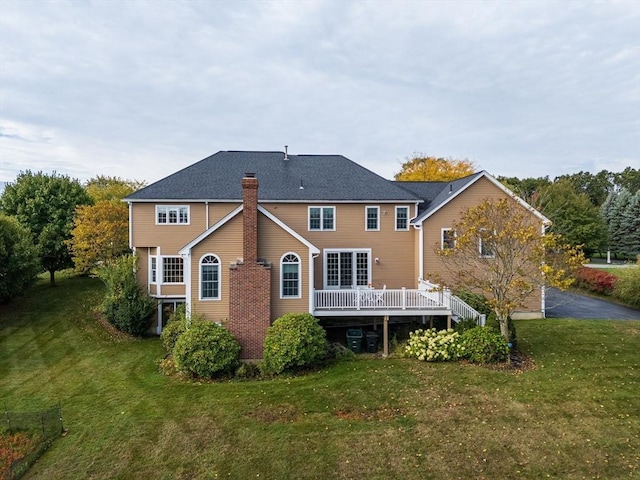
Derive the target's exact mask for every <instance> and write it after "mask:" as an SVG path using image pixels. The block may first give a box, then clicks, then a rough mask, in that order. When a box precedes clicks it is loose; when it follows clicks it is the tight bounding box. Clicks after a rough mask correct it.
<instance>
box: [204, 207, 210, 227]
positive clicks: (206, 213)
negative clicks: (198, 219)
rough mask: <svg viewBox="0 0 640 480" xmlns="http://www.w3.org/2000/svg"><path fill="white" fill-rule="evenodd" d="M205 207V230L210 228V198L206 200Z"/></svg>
mask: <svg viewBox="0 0 640 480" xmlns="http://www.w3.org/2000/svg"><path fill="white" fill-rule="evenodd" d="M204 209H205V216H204V218H205V228H204V229H205V231H206V230H209V200H207V201H206V202H204Z"/></svg>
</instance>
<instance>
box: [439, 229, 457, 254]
mask: <svg viewBox="0 0 640 480" xmlns="http://www.w3.org/2000/svg"><path fill="white" fill-rule="evenodd" d="M444 232H453V247H452V248H456V231H455V230H454V229H453V228H451V227H443V228H441V229H440V250H450V249H451V247H448V248H446V249H445V248H444Z"/></svg>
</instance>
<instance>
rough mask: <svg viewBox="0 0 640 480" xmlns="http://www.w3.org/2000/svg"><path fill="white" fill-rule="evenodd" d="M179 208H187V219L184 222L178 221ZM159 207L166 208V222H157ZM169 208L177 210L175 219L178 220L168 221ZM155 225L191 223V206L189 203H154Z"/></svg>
mask: <svg viewBox="0 0 640 480" xmlns="http://www.w3.org/2000/svg"><path fill="white" fill-rule="evenodd" d="M181 208H186V209H187V221H186V222H180V209H181ZM160 209H166V210H167V221H166V222H159V221H158V214H159V213H160ZM170 210H177V219H178V221H177V222H176V223H169V211H170ZM156 225H172V226H173V225H191V206H190V205H156Z"/></svg>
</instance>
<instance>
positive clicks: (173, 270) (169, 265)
mask: <svg viewBox="0 0 640 480" xmlns="http://www.w3.org/2000/svg"><path fill="white" fill-rule="evenodd" d="M162 283H184V265H183V261H182V257H162Z"/></svg>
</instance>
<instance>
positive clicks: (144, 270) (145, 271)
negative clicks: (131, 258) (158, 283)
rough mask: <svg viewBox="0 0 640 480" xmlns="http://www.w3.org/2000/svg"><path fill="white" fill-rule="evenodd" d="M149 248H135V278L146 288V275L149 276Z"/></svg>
mask: <svg viewBox="0 0 640 480" xmlns="http://www.w3.org/2000/svg"><path fill="white" fill-rule="evenodd" d="M148 252H149V249H147V248H138V249H137V250H136V256H137V257H138V271H137V272H136V278H137V280H138V283H139V284H140V285H142V286H143V288H145V289H146V287H147V282H148V277H149V256H148V255H149V253H148Z"/></svg>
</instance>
